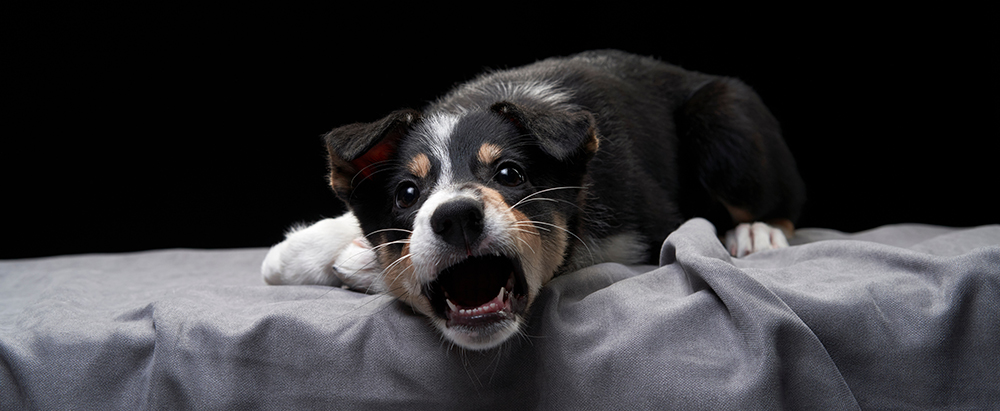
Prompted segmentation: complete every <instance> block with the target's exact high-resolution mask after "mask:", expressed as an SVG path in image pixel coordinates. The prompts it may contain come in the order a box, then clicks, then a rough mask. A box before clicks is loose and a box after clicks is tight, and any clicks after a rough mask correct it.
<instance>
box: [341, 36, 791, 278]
mask: <svg viewBox="0 0 1000 411" xmlns="http://www.w3.org/2000/svg"><path fill="white" fill-rule="evenodd" d="M533 82H534V83H538V82H545V83H546V84H556V85H558V90H559V91H560V92H565V93H566V96H568V98H567V99H565V100H563V101H561V102H560V103H559V104H553V103H552V102H549V101H544V99H541V100H540V99H538V98H533V97H531V96H528V95H522V96H517V95H514V96H511V95H510V94H505V93H503V92H501V91H499V89H494V88H491V85H494V84H500V83H509V84H526V83H533ZM438 113H455V114H457V113H466V114H463V116H464V117H463V119H462V121H461V122H460V123H459V125H458V127H457V128H456V130H455V136H454V137H453V139H452V140H451V141H450V144H452V145H453V147H454V148H455V150H453V152H452V157H453V158H465V159H469V158H475V153H474V150H476V149H477V148H478V147H479V145H480V144H481V143H482V142H484V141H489V139H490V138H498V137H502V138H503V139H506V140H505V141H501V143H503V145H504V147H508V148H515V150H513V151H514V152H516V153H517V154H516V155H515V157H514V159H513V160H511V161H513V162H514V163H515V164H519V165H520V166H522V167H524V168H525V169H529V170H530V172H529V174H530V176H529V178H530V179H533V180H532V183H533V188H534V189H536V190H537V189H539V188H544V187H555V186H567V185H584V186H586V191H585V193H581V192H570V191H564V192H553V193H552V196H553V197H555V198H557V199H558V200H560V201H562V202H564V203H559V204H557V205H555V206H558V207H561V208H563V209H564V211H565V212H566V213H567V215H569V216H570V218H569V221H568V225H569V227H567V228H568V229H569V230H571V231H572V232H573V233H575V234H577V235H579V236H580V237H582V238H584V239H588V238H592V239H600V238H606V237H609V236H612V235H615V234H619V233H623V232H633V233H638V234H640V235H641V237H642V239H643V240H644V241H645V242H646V243H647V244H648V245H649V253H648V255H647V258H646V260H645V261H646V262H650V263H653V262H655V261H656V258H657V255H658V251H659V244H660V243H661V242H662V241H663V239H664V238H665V237H666V236H667V235H668V234H669V233H670V232H671V231H673V230H674V229H676V228H677V227H678V226H679V225H680V223H682V222H683V221H684V220H686V219H688V218H691V217H695V216H703V217H706V218H708V219H709V220H710V221H712V222H713V223H714V224H716V227H717V228H718V229H719V230H720V232H721V231H722V230H724V229H727V228H729V227H732V226H733V224H734V222H743V221H734V220H735V219H737V218H738V219H741V220H742V219H746V217H747V216H748V217H749V218H750V219H753V220H768V219H779V218H780V219H788V220H792V221H794V220H795V219H796V218H797V217H798V214H799V211H800V209H801V207H802V204H803V202H804V200H805V196H804V187H803V183H802V181H801V179H800V177H799V175H798V173H797V171H796V166H795V161H794V160H793V158H792V156H791V154H790V152H789V150H788V149H787V147H786V146H785V144H784V142H783V141H782V137H781V131H780V128H779V126H778V123H777V121H776V120H775V118H774V117H773V116H772V115H771V113H770V112H769V111H768V109H767V108H766V107H765V106H764V105H763V103H762V102H761V100H760V98H759V97H758V96H757V95H756V94H755V93H754V92H753V91H752V90H751V89H750V87H748V86H746V85H745V84H743V83H741V82H740V81H738V80H735V79H731V78H724V77H718V76H711V75H705V74H701V73H696V72H690V71H686V70H683V69H681V68H679V67H676V66H672V65H669V64H665V63H663V62H660V61H658V60H655V59H652V58H646V57H639V56H634V55H630V54H626V53H623V52H619V51H594V52H586V53H581V54H578V55H576V56H573V57H569V58H554V59H549V60H544V61H541V62H538V63H536V64H533V65H529V66H526V67H522V68H518V69H513V70H507V71H498V72H493V73H487V74H485V75H483V76H481V77H479V78H477V79H475V80H473V81H471V82H469V83H467V84H465V85H463V86H460V87H458V88H456V89H455V90H453V91H452V92H451V93H449V94H447V95H446V96H444V97H443V98H441V99H440V100H438V101H436V102H435V103H433V104H431V105H430V106H429V107H427V108H425V109H424V110H422V111H421V112H419V113H418V112H415V111H399V112H396V113H393V114H390V115H389V116H388V117H386V118H384V119H382V120H380V121H378V122H375V123H370V124H359V125H352V126H347V127H342V128H339V129H336V130H334V131H332V132H331V133H329V134H328V135H327V136H326V142H327V144H328V146H329V150H330V154H331V155H330V167H331V171H332V178H333V179H337V178H338V177H337V176H338V175H339V176H340V177H339V178H340V179H341V181H340V184H339V185H338V184H337V183H336V182H335V183H334V189H335V190H336V192H337V194H338V195H339V196H340V198H342V199H343V200H344V201H345V202H347V204H348V205H349V206H350V208H351V210H352V211H353V212H354V213H355V214H356V215H357V216H358V219H359V220H360V221H361V223H362V228H363V230H364V231H365V232H366V233H369V232H372V231H375V230H378V229H382V228H385V227H398V228H408V227H407V224H411V225H412V212H410V214H407V212H399V211H398V210H395V211H394V209H393V208H394V207H393V206H392V201H389V200H387V199H391V198H393V196H394V191H395V190H396V189H397V185H398V182H399V180H400V179H403V178H407V177H405V173H403V172H401V164H400V162H401V161H402V159H406V158H409V157H408V156H410V155H412V154H415V151H416V150H418V147H417V146H416V145H412V146H410V145H408V144H409V143H408V141H407V139H412V137H408V134H409V133H412V132H413V131H414V129H415V127H417V125H418V124H419V123H420V122H421V121H423V120H424V119H427V118H429V117H430V116H432V115H435V114H438ZM476 116H480V118H479V119H478V120H477V119H476ZM594 137H596V139H597V142H598V143H596V144H595V142H594V141H593V138H594ZM511 140H515V141H520V142H521V143H520V144H512V143H511ZM378 147H381V148H382V149H383V150H384V151H382V152H381V154H379V152H378V150H373V148H378ZM595 149H596V152H595V151H594V150H595ZM373 152H375V154H374V155H373V154H372V153H373ZM385 153H392V154H391V155H389V156H388V157H385ZM380 155H381V156H382V157H380ZM366 156H373V157H372V158H366ZM383 157H385V158H383ZM494 172H495V170H492V169H477V168H475V167H471V168H467V167H465V164H462V165H461V166H460V167H459V166H456V167H455V173H458V174H456V176H455V178H458V179H469V180H470V181H473V180H475V181H489V180H490V177H488V176H487V175H488V174H490V173H494ZM463 173H466V174H463ZM476 173H479V174H480V175H475V174H476ZM348 176H350V179H349V180H350V181H347V180H348V178H347V177H348ZM413 183H414V184H416V185H417V186H418V187H421V186H423V187H421V189H428V188H429V187H427V185H429V184H431V183H432V181H421V182H413ZM501 188H502V189H503V190H504V191H503V193H504V196H505V197H509V200H510V201H511V202H516V201H517V200H518V199H519V198H523V197H524V196H526V195H528V194H529V191H525V190H527V189H521V191H518V190H517V189H508V188H503V187H501ZM565 204H570V205H571V206H566V205H565ZM726 205H728V208H727V207H726ZM538 206H539V207H541V206H546V207H552V206H553V205H544V204H539V205H538ZM417 208H419V205H417V206H416V207H415V208H414V209H417ZM734 209H735V210H741V211H740V212H739V213H730V212H727V211H732V210H734ZM393 238H399V236H398V235H396V236H389V238H388V239H390V240H391V239H393ZM569 252H571V251H570V250H567V253H569Z"/></svg>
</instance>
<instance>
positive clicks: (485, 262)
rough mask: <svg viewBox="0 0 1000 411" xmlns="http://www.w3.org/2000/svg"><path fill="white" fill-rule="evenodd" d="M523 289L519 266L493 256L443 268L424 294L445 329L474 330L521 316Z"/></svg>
mask: <svg viewBox="0 0 1000 411" xmlns="http://www.w3.org/2000/svg"><path fill="white" fill-rule="evenodd" d="M526 288H527V287H526V285H525V280H524V274H523V272H522V271H521V267H520V264H519V263H518V262H517V261H515V260H512V259H510V258H507V257H503V256H496V255H493V256H481V257H469V258H467V259H465V260H463V261H462V262H460V263H458V264H455V265H453V266H451V267H448V268H446V269H444V270H443V271H441V273H439V274H438V277H437V279H436V280H435V281H434V282H432V283H430V284H429V285H428V286H427V288H426V289H425V293H426V294H427V297H428V299H429V300H430V301H431V306H432V307H433V308H434V311H435V312H436V313H437V314H438V315H439V316H441V317H442V318H444V319H445V320H446V325H447V327H449V328H451V327H461V328H468V329H472V330H478V329H482V328H484V327H489V326H492V325H496V324H498V323H504V322H506V321H512V320H514V315H515V314H521V313H523V311H524V309H525V306H526V305H527V304H526V302H527V298H526V293H525V289H526Z"/></svg>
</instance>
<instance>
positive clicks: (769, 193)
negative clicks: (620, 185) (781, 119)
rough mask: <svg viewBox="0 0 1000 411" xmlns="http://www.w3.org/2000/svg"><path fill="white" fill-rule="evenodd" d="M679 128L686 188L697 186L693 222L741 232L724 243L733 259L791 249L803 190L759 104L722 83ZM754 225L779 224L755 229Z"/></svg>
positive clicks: (694, 103)
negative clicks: (702, 220) (702, 219)
mask: <svg viewBox="0 0 1000 411" xmlns="http://www.w3.org/2000/svg"><path fill="white" fill-rule="evenodd" d="M675 120H676V123H677V132H678V136H679V143H680V149H681V151H682V154H681V156H680V158H681V172H682V175H683V176H685V177H682V186H683V185H685V184H686V185H687V186H694V187H693V188H690V187H689V188H687V189H685V191H684V193H683V194H682V196H683V195H689V196H693V197H697V198H695V199H694V203H695V204H697V205H696V206H695V207H694V208H697V210H692V214H693V215H702V216H705V217H707V218H709V219H710V220H712V222H713V223H715V224H716V227H717V228H719V229H720V231H724V230H726V229H729V228H732V227H733V226H734V225H735V229H734V230H733V231H732V232H730V233H729V234H727V240H726V243H727V248H729V249H730V252H731V253H732V254H733V255H736V256H743V255H746V254H748V253H752V252H755V251H762V250H767V249H773V248H781V247H787V245H788V242H787V241H786V239H785V237H786V236H790V235H792V233H793V231H794V225H793V221H794V220H795V219H796V218H798V216H799V213H800V211H801V208H802V204H803V203H804V202H805V188H804V184H803V182H802V179H801V177H799V174H798V170H797V168H796V165H795V160H794V159H793V158H792V155H791V152H790V151H789V150H788V147H787V146H786V145H785V142H784V140H783V139H782V137H781V129H780V127H779V126H778V122H777V120H776V119H775V118H774V117H773V116H772V115H771V112H770V111H769V110H768V109H767V107H765V106H764V104H763V102H761V100H760V97H758V96H757V94H756V93H754V91H753V90H751V89H750V87H748V86H746V85H745V84H743V83H741V82H739V81H737V80H734V79H727V78H718V79H715V80H713V81H710V82H708V83H707V84H705V85H703V86H701V87H700V88H699V89H698V90H696V91H695V92H694V93H693V94H692V96H691V98H689V99H688V101H686V102H685V103H684V105H683V106H682V107H681V108H680V109H679V110H678V111H677V112H676V114H675ZM682 200H683V199H682ZM706 210H707V211H708V212H707V213H704V214H700V212H702V211H706ZM716 211H717V212H718V213H717V214H713V212H716ZM755 221H768V222H772V221H780V222H781V223H780V224H774V225H772V226H769V225H765V224H761V223H754V224H750V223H753V222H755ZM775 226H777V228H775Z"/></svg>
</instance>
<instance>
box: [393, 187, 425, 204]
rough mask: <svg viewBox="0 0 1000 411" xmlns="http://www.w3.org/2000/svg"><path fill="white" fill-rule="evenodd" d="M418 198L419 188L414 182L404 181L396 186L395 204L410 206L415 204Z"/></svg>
mask: <svg viewBox="0 0 1000 411" xmlns="http://www.w3.org/2000/svg"><path fill="white" fill-rule="evenodd" d="M419 199H420V189H419V188H417V185H416V184H413V183H411V182H409V181H405V182H403V183H400V184H399V187H396V206H397V207H399V208H410V207H413V205H414V204H417V200H419Z"/></svg>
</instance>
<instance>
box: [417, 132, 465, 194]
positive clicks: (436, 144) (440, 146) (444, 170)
mask: <svg viewBox="0 0 1000 411" xmlns="http://www.w3.org/2000/svg"><path fill="white" fill-rule="evenodd" d="M459 118H460V117H459V116H457V115H451V114H436V115H432V116H430V117H428V118H427V119H425V120H424V121H423V122H422V123H421V125H420V127H419V128H418V129H417V130H416V131H415V133H414V134H415V135H416V136H417V137H418V138H421V139H423V140H424V142H425V144H424V145H425V146H426V147H428V149H429V150H431V151H430V153H428V155H429V156H431V157H433V158H434V159H436V160H438V162H439V163H440V164H441V165H440V167H441V170H440V171H439V172H438V175H439V176H440V177H439V181H438V185H439V186H440V185H442V184H448V183H449V182H450V181H451V157H450V153H449V152H448V143H449V142H450V141H451V136H452V134H453V133H454V132H455V125H456V124H458V120H459Z"/></svg>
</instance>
